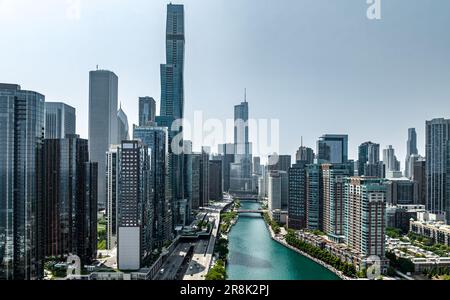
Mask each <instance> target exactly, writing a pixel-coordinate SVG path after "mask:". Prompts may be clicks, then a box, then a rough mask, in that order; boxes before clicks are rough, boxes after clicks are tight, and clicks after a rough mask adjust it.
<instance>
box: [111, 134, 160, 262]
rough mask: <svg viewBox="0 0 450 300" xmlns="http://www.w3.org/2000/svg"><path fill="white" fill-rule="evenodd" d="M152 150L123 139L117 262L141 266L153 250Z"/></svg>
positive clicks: (120, 167)
mask: <svg viewBox="0 0 450 300" xmlns="http://www.w3.org/2000/svg"><path fill="white" fill-rule="evenodd" d="M150 164H151V163H150V153H149V152H148V148H147V146H146V145H145V144H143V143H142V142H140V141H123V142H122V144H121V147H120V149H119V201H118V207H117V226H118V235H117V266H118V268H119V269H120V270H138V269H139V268H140V267H141V265H142V262H143V261H144V259H145V258H146V257H148V255H150V254H151V251H152V243H151V242H152V241H151V239H152V224H153V220H152V214H153V206H152V205H151V197H150V193H151V186H150V177H151V174H150Z"/></svg>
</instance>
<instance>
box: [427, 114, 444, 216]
mask: <svg viewBox="0 0 450 300" xmlns="http://www.w3.org/2000/svg"><path fill="white" fill-rule="evenodd" d="M449 140H450V120H447V119H434V120H431V121H427V122H426V143H425V151H426V177H427V205H426V208H427V210H428V211H430V212H431V213H434V214H444V213H445V214H446V221H447V223H448V224H450V160H449V154H450V151H449V147H450V142H449Z"/></svg>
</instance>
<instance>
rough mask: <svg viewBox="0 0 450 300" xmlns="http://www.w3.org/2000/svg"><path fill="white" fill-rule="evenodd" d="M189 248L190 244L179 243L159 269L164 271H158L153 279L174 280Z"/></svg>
mask: <svg viewBox="0 0 450 300" xmlns="http://www.w3.org/2000/svg"><path fill="white" fill-rule="evenodd" d="M190 247H191V243H180V244H179V245H178V246H177V248H175V250H174V251H173V253H172V254H171V255H170V256H169V258H167V261H166V262H165V263H164V265H163V266H162V267H161V269H160V270H164V271H163V272H161V271H160V272H159V273H158V274H157V275H156V276H155V278H154V279H155V280H174V279H175V277H176V275H177V272H178V270H179V269H180V267H181V265H182V264H183V260H184V258H185V256H186V254H187V252H188V250H189V248H190Z"/></svg>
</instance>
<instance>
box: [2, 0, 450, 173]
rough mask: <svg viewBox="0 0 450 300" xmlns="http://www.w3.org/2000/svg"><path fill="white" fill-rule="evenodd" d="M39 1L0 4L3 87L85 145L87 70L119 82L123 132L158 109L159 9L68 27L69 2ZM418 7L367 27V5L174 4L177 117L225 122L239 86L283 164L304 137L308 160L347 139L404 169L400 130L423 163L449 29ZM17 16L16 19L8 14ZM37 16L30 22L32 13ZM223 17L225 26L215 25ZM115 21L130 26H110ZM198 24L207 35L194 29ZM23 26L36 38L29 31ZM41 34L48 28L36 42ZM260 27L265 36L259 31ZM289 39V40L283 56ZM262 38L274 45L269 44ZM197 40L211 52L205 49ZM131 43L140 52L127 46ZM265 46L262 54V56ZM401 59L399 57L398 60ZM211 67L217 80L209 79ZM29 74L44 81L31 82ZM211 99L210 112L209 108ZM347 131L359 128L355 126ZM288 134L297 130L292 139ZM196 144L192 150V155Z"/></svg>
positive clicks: (113, 9) (127, 9)
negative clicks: (326, 138) (181, 17)
mask: <svg viewBox="0 0 450 300" xmlns="http://www.w3.org/2000/svg"><path fill="white" fill-rule="evenodd" d="M47 2H49V3H50V2H51V3H52V4H53V5H36V4H35V3H32V2H31V1H28V0H19V1H13V2H11V1H4V2H2V8H4V11H9V12H10V15H9V17H5V18H2V19H1V20H0V24H1V25H5V26H7V27H8V26H14V27H15V31H14V36H12V35H11V33H9V32H7V33H5V34H6V35H5V39H4V40H2V41H0V46H4V47H1V48H2V49H3V50H0V53H2V54H3V52H4V51H6V50H5V49H12V50H14V49H16V47H17V51H9V50H8V53H6V52H5V53H4V55H6V54H8V55H7V56H8V57H11V58H12V59H8V60H6V61H5V63H4V64H2V67H1V71H2V72H1V73H2V74H8V78H4V77H2V78H1V80H0V81H2V82H11V83H16V82H17V83H19V84H21V85H22V86H26V87H28V88H29V89H31V90H39V91H41V92H42V93H43V94H45V96H46V100H47V101H49V102H54V101H61V100H62V101H64V102H65V103H67V104H69V105H71V106H73V107H75V108H76V110H77V114H78V115H79V118H78V120H79V122H77V132H78V133H80V136H81V137H83V138H86V137H87V136H88V130H87V127H88V122H87V112H88V72H89V71H91V70H94V69H95V66H96V65H97V64H98V65H99V66H100V68H102V69H103V68H104V69H109V70H111V71H113V72H115V73H116V74H117V75H118V77H119V102H121V103H122V108H123V110H124V111H125V113H126V114H127V115H128V116H129V121H130V126H129V127H130V128H132V124H138V107H139V102H138V98H139V97H142V96H150V97H154V98H155V100H156V101H157V107H158V110H159V106H160V100H161V99H160V78H159V72H158V71H159V64H160V63H161V62H163V61H164V60H165V57H164V56H165V55H164V52H165V47H164V46H163V44H164V39H165V36H164V32H165V30H164V29H165V28H164V27H165V16H164V15H163V14H161V11H164V9H165V5H166V4H167V3H166V1H151V3H147V1H145V2H144V1H135V4H136V5H128V4H125V3H123V4H122V3H118V2H115V3H113V4H111V5H108V6H106V5H105V3H106V2H104V1H96V2H95V3H90V1H89V2H88V1H80V4H81V5H80V9H79V16H78V17H77V18H69V17H68V16H69V15H68V7H67V4H66V3H62V4H61V3H59V4H56V3H55V2H58V1H54V0H53V1H52V0H47ZM415 2H416V3H415V4H417V5H414V6H412V5H408V4H409V3H410V1H396V2H395V3H391V2H388V3H384V4H383V12H384V14H383V18H382V20H380V21H377V22H374V21H371V20H368V19H367V18H366V16H365V11H366V9H367V5H366V4H365V3H363V2H361V1H349V2H348V3H339V4H335V3H328V2H325V1H301V2H299V1H287V2H286V5H281V6H280V5H277V4H276V3H274V2H269V1H262V2H261V1H258V2H256V1H246V2H240V3H239V4H237V3H232V2H227V3H226V5H225V2H223V1H177V3H182V4H185V7H186V18H187V19H188V20H189V22H188V24H186V36H187V38H188V40H189V41H188V43H187V44H186V61H187V62H188V63H187V67H186V74H185V77H186V82H185V91H186V92H185V102H186V103H188V104H189V105H187V106H186V113H185V115H186V118H187V119H188V120H192V117H193V112H194V111H196V110H202V111H203V112H204V114H205V118H219V119H226V118H228V119H231V118H232V116H233V111H232V105H234V104H236V103H239V102H241V101H242V100H243V90H244V88H247V91H248V97H247V99H248V101H249V102H250V104H251V106H252V111H251V114H250V118H278V119H280V143H281V144H280V154H290V155H294V154H295V151H296V150H297V149H298V147H299V146H300V139H301V136H303V137H304V145H305V146H308V147H311V148H313V149H314V150H316V149H315V148H316V147H315V143H316V141H317V139H318V138H319V137H320V136H321V135H323V134H325V133H336V134H348V135H349V158H352V159H356V158H357V151H358V146H359V145H360V144H361V143H363V142H365V141H366V140H367V139H370V140H372V141H373V142H376V143H379V144H380V146H381V148H385V147H386V146H388V145H393V147H394V148H395V149H396V153H397V157H398V158H399V160H400V161H401V164H402V169H404V161H403V158H404V157H405V156H406V140H407V137H408V136H407V130H408V128H412V127H414V128H416V130H417V139H418V143H417V144H418V150H419V154H422V155H424V154H425V153H424V152H425V147H424V145H425V126H424V123H425V121H426V120H430V119H433V118H441V117H444V118H445V117H447V116H448V115H450V109H447V108H445V107H446V106H444V105H443V104H445V101H446V100H447V99H448V97H449V96H448V95H449V94H450V91H449V88H448V87H447V86H448V84H445V82H448V81H449V80H450V71H449V70H450V60H449V59H448V56H447V55H446V53H448V51H449V50H450V38H449V37H448V35H445V28H448V26H447V24H448V25H450V24H449V23H450V21H449V20H448V18H445V17H446V16H445V14H444V13H443V12H444V11H446V7H448V8H450V4H448V3H439V4H437V3H431V4H427V5H425V4H423V5H421V4H420V2H419V1H415ZM255 3H258V4H259V5H254V4H255ZM108 4H109V2H108ZM38 6H39V7H38ZM286 7H289V8H290V9H286ZM5 8H8V9H7V10H5ZM19 9H20V11H21V13H22V15H21V16H19V15H17V11H18V10H19ZM36 9H37V10H38V12H39V14H36V15H39V16H40V17H39V20H37V19H35V17H34V16H33V15H31V12H33V14H34V13H35V11H36ZM447 10H448V9H447ZM14 11H16V14H15V13H14ZM207 12H211V13H207ZM97 13H101V14H102V16H103V17H102V18H101V19H102V23H99V22H98V21H97V20H96V19H95V16H96V14H97ZM50 14H54V16H53V15H52V16H50ZM424 14H427V15H428V14H434V16H433V18H432V19H430V20H429V21H428V22H427V23H426V24H424V23H421V22H418V21H417V20H416V19H417V18H419V17H420V16H421V15H424ZM148 15H151V18H148V17H147V16H148ZM230 15H233V18H234V21H233V24H228V23H227V26H222V25H221V24H222V23H221V22H222V21H225V20H226V19H225V18H227V16H230ZM43 16H47V17H48V18H46V17H43ZM257 16H258V17H257ZM122 17H124V18H127V19H129V20H130V22H127V24H124V23H123V22H117V21H118V19H121V18H122ZM293 17H295V19H297V20H299V21H296V22H295V23H294V25H297V26H290V28H289V30H284V29H285V28H287V27H286V26H287V25H288V22H292V21H291V20H292V19H293ZM22 18H26V20H27V22H22V21H23V20H22ZM250 20H251V21H250ZM267 21H269V22H267ZM19 22H20V24H19ZM204 22H208V24H210V26H203V24H204ZM31 24H33V26H34V30H33V37H31V36H29V35H28V33H27V30H28V29H29V26H30V25H31ZM117 24H120V26H121V28H120V30H118V28H117ZM267 24H270V25H267ZM50 26H51V28H53V29H54V30H52V32H51V33H45V32H46V31H45V30H46V29H47V28H48V27H50ZM261 26H263V28H265V29H266V30H262V31H261V30H259V28H261ZM313 28H314V29H313ZM308 29H310V30H308ZM88 30H89V31H88ZM218 33H219V34H218ZM63 34H64V36H63ZM293 34H294V35H295V36H298V37H299V38H298V41H294V43H289V44H290V47H288V48H284V47H283V45H284V44H286V43H287V41H288V39H289V42H290V37H291V36H292V35H293ZM413 34H414V35H413ZM248 36H250V37H251V38H247V37H248ZM27 38H31V39H32V40H33V41H35V44H36V45H37V47H36V49H38V48H39V45H42V44H41V43H44V42H45V43H47V42H49V43H51V44H53V45H54V47H51V49H49V48H48V47H47V48H45V49H47V50H46V52H42V51H40V50H37V51H36V50H34V49H31V50H26V49H20V50H19V48H20V45H21V43H22V42H21V41H22V40H27ZM267 39H269V40H271V41H273V42H272V43H270V44H267V43H265V41H266V40H267ZM202 40H208V41H209V42H208V43H207V44H205V46H204V47H202V46H201V45H202V44H201V41H202ZM56 41H57V42H56ZM138 41H140V44H142V45H140V46H139V47H129V45H131V44H135V45H136V44H137V43H136V42H138ZM6 42H7V43H8V47H6V44H5V45H4V43H6ZM262 43H263V44H262ZM10 45H13V46H10ZM263 45H264V47H265V48H261V47H262V46H263ZM88 46H89V47H88ZM40 48H43V46H42V47H40ZM317 49H324V50H317ZM326 49H335V51H334V52H333V53H331V52H329V51H327V50H326ZM106 50H108V53H106V52H104V51H106ZM313 50H314V52H316V53H313ZM404 51H408V56H404V55H402V53H404ZM356 52H357V53H358V54H357V55H355V53H356ZM424 53H433V55H425V54H424ZM55 57H58V59H55ZM74 57H77V59H73V58H74ZM121 57H127V59H119V58H121ZM281 58H283V59H281ZM285 58H289V59H287V60H286V59H285ZM212 63H214V65H216V66H217V67H215V69H216V70H220V72H218V71H213V70H211V68H210V66H211V65H212ZM44 66H45V67H46V68H44ZM34 68H37V69H39V68H42V69H47V70H48V72H46V73H45V75H46V76H36V75H35V74H36V73H35V72H33V69H34ZM64 69H66V70H70V71H67V72H65V73H66V76H64V81H65V82H63V81H61V79H60V78H58V77H61V76H59V73H60V71H61V70H64ZM57 71H59V72H57ZM67 81H70V82H72V84H70V85H68V84H67V83H66V82H67ZM261 86H264V87H267V88H264V89H261V88H260V87H261ZM324 86H326V87H327V88H326V89H324V88H323V87H324ZM274 99H275V100H276V103H277V105H276V106H275V107H274V106H273V105H272V103H273V101H274ZM211 101H213V102H214V106H211V105H209V103H210V102H211ZM375 101H377V102H375ZM317 103H321V104H323V105H320V109H321V111H320V115H321V116H326V118H324V119H321V120H320V122H314V121H313V120H312V119H311V118H312V117H313V116H314V112H318V106H317V105H316V104H317ZM373 103H377V107H375V106H374V105H373ZM424 103H427V104H428V108H427V109H426V110H421V109H417V107H420V105H422V104H424ZM311 104H314V105H311ZM370 109H374V112H376V111H377V110H378V111H379V113H380V114H383V118H382V119H380V120H382V121H380V122H379V123H377V126H373V124H368V122H365V121H366V117H367V114H368V111H370ZM298 112H300V113H301V114H300V117H299V115H298ZM302 112H303V113H302ZM338 114H339V115H338ZM83 116H85V117H84V118H83ZM336 116H339V118H338V121H337V122H336ZM406 116H409V118H407V117H406ZM84 119H86V120H84ZM355 123H358V128H356V126H354V125H352V124H355ZM393 127H395V130H392V128H393ZM293 128H298V130H296V132H295V133H293V132H292V129H293ZM229 136H230V137H231V136H232V134H231V135H229ZM188 138H189V137H186V139H188ZM250 141H252V137H250ZM224 142H231V141H230V140H228V141H224ZM200 146H202V145H200V144H199V143H197V142H196V141H194V148H195V150H198V149H199V148H200ZM213 149H214V148H213Z"/></svg>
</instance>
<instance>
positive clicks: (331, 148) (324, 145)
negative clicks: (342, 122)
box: [317, 134, 348, 164]
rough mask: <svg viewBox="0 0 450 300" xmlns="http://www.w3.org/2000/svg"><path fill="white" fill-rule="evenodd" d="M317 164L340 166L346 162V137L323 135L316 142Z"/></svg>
mask: <svg viewBox="0 0 450 300" xmlns="http://www.w3.org/2000/svg"><path fill="white" fill-rule="evenodd" d="M317 153H318V154H317V158H318V160H319V163H331V164H342V163H346V162H347V160H348V135H342V134H325V135H323V136H321V137H320V138H319V141H318V142H317Z"/></svg>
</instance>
